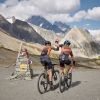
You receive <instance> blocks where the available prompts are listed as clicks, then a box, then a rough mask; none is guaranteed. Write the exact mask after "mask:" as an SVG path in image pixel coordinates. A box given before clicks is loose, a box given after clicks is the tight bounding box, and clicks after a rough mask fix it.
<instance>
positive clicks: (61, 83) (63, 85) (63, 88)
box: [59, 76, 65, 93]
mask: <svg viewBox="0 0 100 100" xmlns="http://www.w3.org/2000/svg"><path fill="white" fill-rule="evenodd" d="M59 89H60V92H61V93H63V92H64V91H65V78H64V76H61V77H60V80H59Z"/></svg>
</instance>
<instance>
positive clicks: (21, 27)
mask: <svg viewBox="0 0 100 100" xmlns="http://www.w3.org/2000/svg"><path fill="white" fill-rule="evenodd" d="M0 28H1V29H2V30H4V31H6V33H7V34H9V35H10V36H12V37H15V38H17V39H20V40H24V41H26V42H34V43H40V44H43V43H44V41H45V39H44V38H42V37H41V36H40V35H39V34H38V33H37V32H36V31H35V30H34V29H33V28H32V27H31V26H30V25H29V24H28V23H27V22H25V21H21V20H18V19H16V20H15V21H14V22H13V23H12V24H11V23H9V22H8V21H7V20H6V19H5V18H4V17H3V16H1V15H0Z"/></svg>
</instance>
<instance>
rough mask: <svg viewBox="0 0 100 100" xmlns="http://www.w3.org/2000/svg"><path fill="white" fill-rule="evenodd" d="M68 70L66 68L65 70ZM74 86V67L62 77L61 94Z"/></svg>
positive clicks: (60, 82) (60, 81) (60, 83)
mask: <svg viewBox="0 0 100 100" xmlns="http://www.w3.org/2000/svg"><path fill="white" fill-rule="evenodd" d="M64 70H66V67H65V68H64ZM71 84H72V67H70V70H69V71H68V72H67V71H64V73H63V74H62V75H60V80H59V89H60V92H61V93H62V92H64V91H65V89H66V86H67V89H68V88H69V87H70V86H71Z"/></svg>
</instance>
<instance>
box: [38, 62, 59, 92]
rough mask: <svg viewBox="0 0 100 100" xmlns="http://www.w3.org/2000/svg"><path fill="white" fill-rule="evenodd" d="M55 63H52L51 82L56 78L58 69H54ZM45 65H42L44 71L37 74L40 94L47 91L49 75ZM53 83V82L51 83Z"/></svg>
mask: <svg viewBox="0 0 100 100" xmlns="http://www.w3.org/2000/svg"><path fill="white" fill-rule="evenodd" d="M55 65H57V64H52V76H53V83H54V82H56V81H57V80H58V76H59V71H58V70H55V69H54V66H55ZM47 70H48V69H47V66H44V71H43V72H42V73H41V74H40V75H39V78H38V84H37V88H38V91H39V93H40V94H43V93H45V92H47V89H48V86H49V75H48V73H47ZM53 85H54V84H53Z"/></svg>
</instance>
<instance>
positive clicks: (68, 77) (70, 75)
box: [67, 73, 72, 88]
mask: <svg viewBox="0 0 100 100" xmlns="http://www.w3.org/2000/svg"><path fill="white" fill-rule="evenodd" d="M71 84H72V73H68V76H67V87H68V88H69V87H70V86H71Z"/></svg>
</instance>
